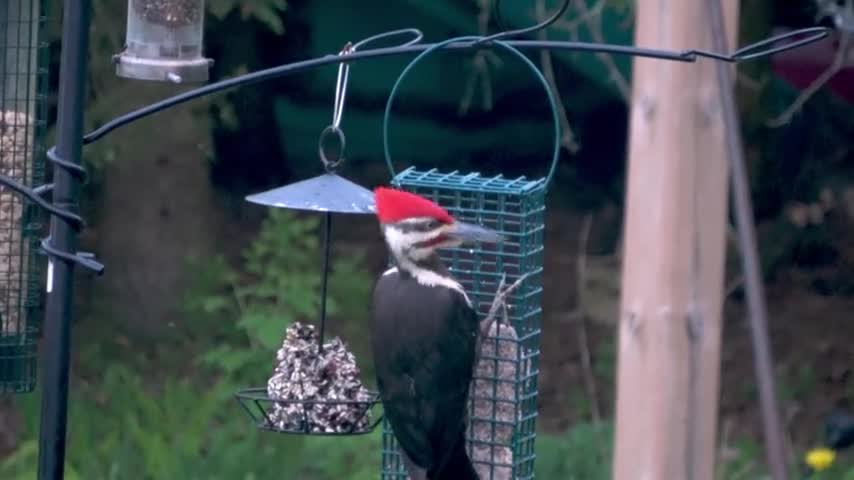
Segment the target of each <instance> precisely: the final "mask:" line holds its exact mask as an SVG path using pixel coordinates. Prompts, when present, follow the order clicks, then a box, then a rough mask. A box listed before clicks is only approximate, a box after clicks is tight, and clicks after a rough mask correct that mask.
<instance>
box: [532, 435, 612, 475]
mask: <svg viewBox="0 0 854 480" xmlns="http://www.w3.org/2000/svg"><path fill="white" fill-rule="evenodd" d="M613 436H614V428H613V425H612V424H611V423H610V422H602V423H601V424H599V425H595V424H587V423H584V424H580V425H576V426H575V427H573V428H572V429H570V430H569V431H568V432H567V433H565V434H563V435H560V436H548V435H540V436H538V437H537V463H536V473H537V478H560V479H565V480H608V479H610V478H611V451H612V448H611V445H612V443H613V442H612V441H613Z"/></svg>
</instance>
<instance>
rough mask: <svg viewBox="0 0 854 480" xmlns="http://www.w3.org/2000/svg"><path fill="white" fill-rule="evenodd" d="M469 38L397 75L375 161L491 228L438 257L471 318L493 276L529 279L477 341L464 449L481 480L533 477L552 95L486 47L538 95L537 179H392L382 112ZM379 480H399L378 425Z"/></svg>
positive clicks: (406, 184)
mask: <svg viewBox="0 0 854 480" xmlns="http://www.w3.org/2000/svg"><path fill="white" fill-rule="evenodd" d="M477 39H478V37H463V38H455V39H450V40H447V41H445V42H441V43H438V44H436V45H435V46H434V47H432V48H429V49H427V50H425V51H424V52H423V53H421V54H420V55H419V56H417V57H416V58H415V59H413V60H412V62H411V63H410V64H409V65H408V66H407V67H406V69H404V71H403V72H402V74H401V76H400V78H399V79H398V80H397V83H395V85H394V87H393V89H392V91H391V94H390V96H389V99H388V103H387V105H386V111H385V118H384V124H383V141H384V148H385V157H386V162H387V163H388V167H389V169H390V171H391V174H392V176H393V179H392V181H391V183H392V185H394V186H395V187H398V188H401V189H403V190H407V191H410V192H413V193H416V194H418V195H422V196H424V197H426V198H429V199H431V200H433V201H435V202H436V203H438V204H439V205H441V206H442V207H444V208H446V209H447V210H448V211H449V212H450V213H451V215H453V216H454V218H458V219H460V220H462V221H465V222H471V223H474V224H478V225H483V226H485V227H489V228H491V229H494V230H496V231H497V232H498V233H500V234H501V235H503V236H504V237H505V238H506V240H505V242H503V243H500V244H496V245H485V246H482V247H480V248H474V249H472V248H448V249H443V250H440V257H441V258H442V260H443V262H445V264H446V265H447V266H448V268H449V270H450V271H451V273H452V274H453V275H454V277H455V278H456V279H457V280H458V281H459V282H460V283H461V284H462V285H463V287H464V288H465V290H466V293H467V294H468V295H469V297H470V298H471V300H472V303H473V304H474V305H475V306H476V308H477V310H478V313H479V315H480V318H481V320H483V319H484V317H486V315H487V313H488V311H489V309H490V306H491V305H492V302H493V299H494V296H495V294H496V290H497V288H498V286H499V283H500V281H501V278H502V276H504V275H506V280H507V283H508V284H509V283H512V282H514V281H515V280H516V279H518V278H519V277H521V276H522V275H526V274H528V275H529V276H528V277H527V278H526V279H525V280H524V281H523V282H522V284H521V285H520V287H519V288H518V289H517V290H516V291H515V292H514V293H512V294H511V295H510V297H509V298H508V302H507V304H508V307H509V308H508V310H509V314H508V320H509V322H508V323H504V322H497V323H496V324H493V326H492V329H491V330H490V331H489V334H488V335H487V336H486V337H485V338H484V340H483V346H482V351H481V355H480V358H479V359H478V363H477V366H476V369H475V374H474V380H473V382H472V385H471V390H470V393H469V412H468V430H467V434H466V439H467V449H468V453H469V456H470V458H471V459H472V462H473V464H474V466H475V469H476V470H477V471H478V473H479V474H480V477H481V479H482V480H508V479H514V480H515V479H531V478H534V456H535V455H534V441H535V439H536V418H537V393H538V388H537V376H538V372H539V354H540V322H541V316H542V300H541V299H542V292H543V286H542V271H543V233H544V228H545V196H546V187H547V185H548V183H549V181H550V180H551V177H552V176H553V175H554V171H555V167H556V165H557V160H558V155H559V152H560V151H559V148H560V145H559V143H558V142H559V139H560V123H559V119H558V113H557V107H556V104H555V99H554V97H553V95H552V92H551V90H550V88H549V86H548V83H547V82H546V79H545V78H544V77H543V76H542V74H541V73H540V72H539V70H538V69H537V67H536V66H534V64H533V63H532V62H531V61H530V60H528V58H527V57H525V56H524V55H523V54H522V53H520V52H519V51H518V50H516V49H515V48H513V47H512V46H510V45H508V44H506V43H503V42H500V41H495V42H494V43H495V44H496V45H497V46H500V47H501V49H503V50H505V51H507V52H509V53H511V54H512V55H513V56H514V57H516V58H518V59H520V60H522V61H523V63H524V64H525V65H527V66H528V67H529V68H530V69H531V70H532V71H533V72H534V74H535V76H536V77H537V78H538V79H539V80H540V83H541V84H542V85H543V87H544V88H545V90H546V94H547V97H548V100H549V104H550V106H551V109H552V117H553V121H554V134H555V144H554V153H553V155H552V165H551V169H550V171H549V173H548V174H547V176H546V177H543V178H538V179H527V178H525V177H519V178H513V179H511V178H504V177H503V176H502V175H497V176H492V177H490V176H483V175H481V174H479V173H460V172H458V171H456V170H455V171H452V172H441V171H438V170H436V169H430V170H418V169H416V168H414V167H410V168H407V169H405V170H403V171H401V172H400V173H397V174H395V171H394V167H393V166H392V162H391V156H390V154H389V146H388V127H389V117H390V112H391V105H392V102H393V100H394V96H395V94H396V92H397V90H398V87H399V85H400V83H401V82H402V80H403V78H404V77H405V76H406V75H407V73H409V71H410V70H411V69H412V68H413V66H414V65H415V64H416V63H418V62H419V61H421V60H422V59H423V58H424V57H425V56H427V55H429V54H430V53H432V52H433V51H435V50H436V49H438V48H441V47H442V46H444V45H446V44H448V43H452V42H453V43H457V42H464V41H475V40H477ZM382 445H383V449H382V466H381V469H382V472H381V478H382V479H383V480H392V479H394V480H403V479H406V478H407V474H406V470H405V467H404V463H403V461H402V459H401V456H400V452H399V449H398V446H397V442H396V440H395V438H394V434H393V433H392V431H391V428H390V426H389V424H388V422H387V421H386V422H383V442H382Z"/></svg>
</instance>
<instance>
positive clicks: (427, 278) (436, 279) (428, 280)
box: [383, 259, 472, 307]
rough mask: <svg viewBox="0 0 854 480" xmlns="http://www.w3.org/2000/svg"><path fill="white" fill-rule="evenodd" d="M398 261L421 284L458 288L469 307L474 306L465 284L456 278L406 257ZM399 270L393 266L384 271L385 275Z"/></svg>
mask: <svg viewBox="0 0 854 480" xmlns="http://www.w3.org/2000/svg"><path fill="white" fill-rule="evenodd" d="M398 262H399V263H400V264H401V266H402V267H403V269H404V270H406V272H408V273H409V274H411V275H412V276H413V277H414V278H415V281H416V282H418V283H419V284H421V285H424V286H425V287H445V288H450V289H451V290H456V291H457V292H459V293H460V294H461V295H462V296H463V298H464V299H465V301H466V304H467V305H468V306H469V307H471V306H472V303H471V300H470V299H469V296H468V295H466V291H465V289H463V286H462V285H460V283H459V282H457V281H456V280H454V279H453V278H450V277H443V276H442V275H439V274H438V273H436V272H434V271H432V270H427V269H426V268H421V267H419V266H417V265H415V264H414V263H412V262H409V261H408V260H405V259H404V260H401V259H398ZM397 271H398V269H397V267H392V268H390V269H388V270H386V271H385V272H383V276H386V275H389V274H392V273H397Z"/></svg>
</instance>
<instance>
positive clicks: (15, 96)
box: [0, 0, 47, 394]
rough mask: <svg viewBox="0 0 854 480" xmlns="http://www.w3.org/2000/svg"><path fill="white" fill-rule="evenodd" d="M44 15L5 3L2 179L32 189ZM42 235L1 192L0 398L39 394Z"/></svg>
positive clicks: (40, 5) (13, 198) (1, 28)
mask: <svg viewBox="0 0 854 480" xmlns="http://www.w3.org/2000/svg"><path fill="white" fill-rule="evenodd" d="M45 9H46V1H44V0H19V1H13V2H0V174H3V175H6V176H8V177H11V178H13V179H15V180H17V181H18V182H19V183H21V184H23V185H26V186H28V187H32V186H34V185H41V184H42V183H43V181H44V146H43V144H42V138H43V133H44V125H45V121H44V119H45V98H46V97H45V94H44V92H45V89H46V86H47V76H46V72H47V68H46V60H47V56H46V53H47V48H46V47H47V43H46V42H45V41H44V25H45V18H46V17H45V14H44V12H45ZM40 233H41V224H40V220H39V215H38V211H37V210H36V208H35V207H34V206H33V205H32V204H30V203H29V202H26V201H25V200H23V199H22V198H21V197H20V196H18V195H17V194H16V193H13V192H12V191H11V190H10V189H8V188H6V187H0V394H3V393H26V392H31V391H32V390H33V389H34V388H35V383H36V360H37V351H36V336H37V334H38V330H39V325H38V323H39V311H40V308H41V305H42V299H43V293H42V292H43V286H44V278H43V272H42V271H43V268H42V266H43V264H44V262H43V258H41V257H40V256H38V251H39V239H38V236H39V234H40Z"/></svg>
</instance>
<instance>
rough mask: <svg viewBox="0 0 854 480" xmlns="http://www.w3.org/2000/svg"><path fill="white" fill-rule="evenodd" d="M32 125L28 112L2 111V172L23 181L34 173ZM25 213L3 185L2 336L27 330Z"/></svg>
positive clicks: (0, 215) (0, 248)
mask: <svg viewBox="0 0 854 480" xmlns="http://www.w3.org/2000/svg"><path fill="white" fill-rule="evenodd" d="M33 125H34V121H33V118H32V117H30V116H29V115H27V114H26V113H21V112H15V111H11V110H10V111H5V112H4V111H0V174H3V175H6V176H7V177H10V178H13V179H15V180H17V181H18V182H19V183H22V184H24V183H26V182H27V180H28V179H29V177H30V175H31V174H32V152H31V148H32V139H31V134H32V127H33ZM23 215H24V201H23V200H22V199H21V197H19V196H18V194H17V193H15V192H13V191H12V190H11V189H9V188H6V187H0V251H2V252H3V253H2V254H0V335H15V334H20V333H22V332H23V331H24V329H25V325H24V321H25V318H23V307H24V301H25V298H24V297H25V294H26V285H27V281H28V275H27V274H28V271H27V270H28V268H27V267H28V263H27V262H26V256H27V255H28V252H29V245H28V244H27V241H26V238H24V236H23V231H22V227H23V225H22V223H21V222H22V219H23Z"/></svg>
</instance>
